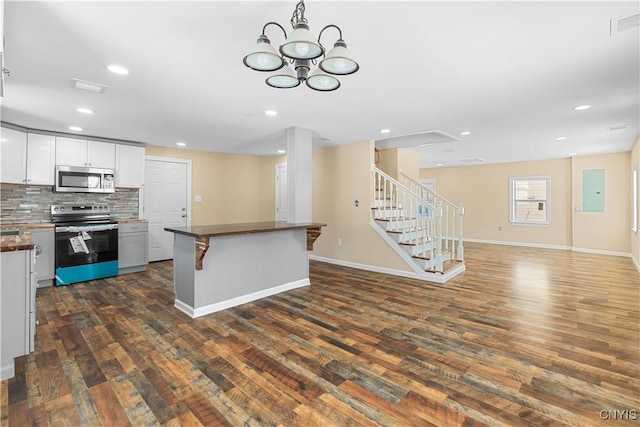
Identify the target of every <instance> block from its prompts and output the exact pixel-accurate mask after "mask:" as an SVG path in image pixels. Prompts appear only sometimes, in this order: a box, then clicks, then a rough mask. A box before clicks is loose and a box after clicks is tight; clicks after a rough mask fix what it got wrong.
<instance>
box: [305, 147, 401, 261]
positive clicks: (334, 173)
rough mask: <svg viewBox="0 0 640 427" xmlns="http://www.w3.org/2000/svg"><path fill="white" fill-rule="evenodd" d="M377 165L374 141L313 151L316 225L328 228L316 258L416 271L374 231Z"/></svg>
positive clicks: (322, 237) (318, 245)
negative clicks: (373, 167) (371, 222)
mask: <svg viewBox="0 0 640 427" xmlns="http://www.w3.org/2000/svg"><path fill="white" fill-rule="evenodd" d="M372 162H373V141H363V142H358V143H354V144H349V145H342V146H338V147H329V148H323V149H319V150H314V151H313V178H312V180H313V181H312V182H313V201H312V203H313V221H314V222H323V223H326V224H327V227H324V228H323V229H322V235H321V236H320V237H319V238H318V240H316V242H315V244H314V251H313V252H312V255H317V256H321V257H326V258H332V259H337V260H341V261H347V262H353V263H359V264H366V265H374V266H378V267H384V268H390V269H396V270H402V271H411V270H410V268H409V267H408V266H407V265H406V264H405V263H404V262H403V261H402V260H401V259H400V257H399V256H398V255H397V254H396V253H395V252H394V251H393V249H391V247H389V246H388V245H387V243H385V241H384V240H382V239H381V238H380V236H378V235H377V234H376V232H375V231H374V230H373V229H372V228H371V227H370V226H369V218H370V215H371V212H370V206H371V199H372V197H373V195H372V190H371V188H372V187H371V173H370V170H371V164H372ZM356 199H357V200H358V201H359V202H360V204H359V206H358V207H355V205H354V200H356ZM338 239H342V246H340V247H338V245H337V241H338Z"/></svg>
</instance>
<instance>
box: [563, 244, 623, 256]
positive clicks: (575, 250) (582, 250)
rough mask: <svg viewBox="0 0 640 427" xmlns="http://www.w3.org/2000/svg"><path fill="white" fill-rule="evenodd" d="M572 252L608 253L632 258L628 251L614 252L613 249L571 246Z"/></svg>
mask: <svg viewBox="0 0 640 427" xmlns="http://www.w3.org/2000/svg"><path fill="white" fill-rule="evenodd" d="M571 250H572V251H573V252H584V253H588V254H596V255H609V256H621V257H625V258H632V256H631V254H630V253H625V252H615V251H603V250H600V249H589V248H576V247H573V248H571Z"/></svg>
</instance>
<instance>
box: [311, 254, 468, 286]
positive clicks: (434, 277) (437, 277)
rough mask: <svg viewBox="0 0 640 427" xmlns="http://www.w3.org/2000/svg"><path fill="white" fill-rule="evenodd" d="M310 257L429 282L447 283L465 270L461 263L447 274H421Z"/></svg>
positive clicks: (315, 257) (315, 259)
mask: <svg viewBox="0 0 640 427" xmlns="http://www.w3.org/2000/svg"><path fill="white" fill-rule="evenodd" d="M309 259H311V260H314V261H320V262H326V263H328V264H335V265H341V266H343V267H350V268H357V269H358V270H366V271H373V272H374V273H383V274H389V275H391V276H400V277H406V278H408V279H418V280H424V281H427V282H434V283H445V282H446V281H447V280H449V279H451V278H452V277H454V276H456V275H458V274H460V273H462V272H463V271H464V270H465V265H464V263H461V264H460V265H458V266H456V267H454V268H452V269H451V270H449V271H447V272H446V273H445V274H438V273H427V272H424V273H422V274H420V273H414V272H411V271H403V270H396V269H393V268H386V267H380V266H377V265H370V264H360V263H357V262H351V261H344V260H341V259H335V258H325V257H321V256H317V255H309Z"/></svg>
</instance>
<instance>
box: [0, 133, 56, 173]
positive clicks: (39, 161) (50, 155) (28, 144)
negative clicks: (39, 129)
mask: <svg viewBox="0 0 640 427" xmlns="http://www.w3.org/2000/svg"><path fill="white" fill-rule="evenodd" d="M1 133H2V141H1V142H2V153H1V154H2V156H1V157H2V169H1V174H0V181H2V182H7V183H15V184H34V185H53V182H54V167H55V144H56V143H55V137H53V136H50V135H37V134H26V133H25V132H20V131H17V130H13V129H8V128H2V130H1Z"/></svg>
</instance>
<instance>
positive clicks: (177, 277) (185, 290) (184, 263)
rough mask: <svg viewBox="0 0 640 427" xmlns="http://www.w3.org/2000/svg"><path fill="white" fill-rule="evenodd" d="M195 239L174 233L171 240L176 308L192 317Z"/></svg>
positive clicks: (193, 305)
mask: <svg viewBox="0 0 640 427" xmlns="http://www.w3.org/2000/svg"><path fill="white" fill-rule="evenodd" d="M195 263H196V239H195V237H191V236H185V235H184V234H178V233H174V238H173V287H174V289H173V291H174V292H175V294H176V303H175V306H176V308H178V309H180V310H182V311H184V312H186V313H187V314H189V315H190V316H191V317H193V308H194V307H195V300H196V299H195V289H194V286H195V277H194V276H195Z"/></svg>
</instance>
